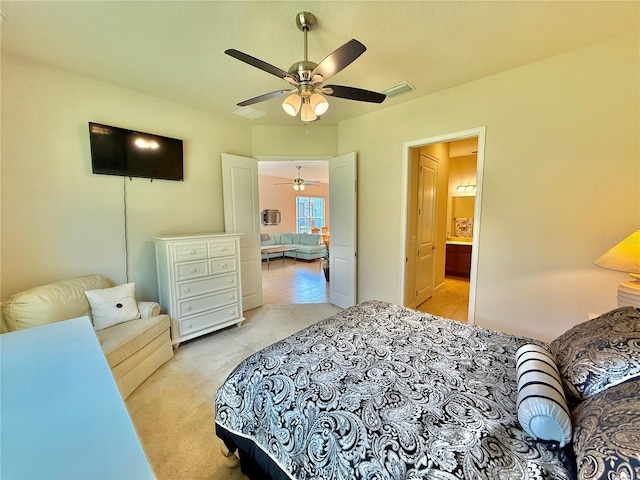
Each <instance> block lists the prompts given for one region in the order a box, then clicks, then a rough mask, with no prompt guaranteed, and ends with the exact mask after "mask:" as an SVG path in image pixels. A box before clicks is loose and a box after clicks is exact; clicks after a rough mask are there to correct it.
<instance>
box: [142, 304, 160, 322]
mask: <svg viewBox="0 0 640 480" xmlns="http://www.w3.org/2000/svg"><path fill="white" fill-rule="evenodd" d="M138 310H139V311H140V318H151V317H156V316H158V315H160V305H158V303H157V302H138Z"/></svg>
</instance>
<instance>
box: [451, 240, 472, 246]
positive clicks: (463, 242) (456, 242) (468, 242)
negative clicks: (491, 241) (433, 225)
mask: <svg viewBox="0 0 640 480" xmlns="http://www.w3.org/2000/svg"><path fill="white" fill-rule="evenodd" d="M447 245H470V246H471V245H473V244H472V242H471V239H469V240H447Z"/></svg>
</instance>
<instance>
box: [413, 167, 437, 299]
mask: <svg viewBox="0 0 640 480" xmlns="http://www.w3.org/2000/svg"><path fill="white" fill-rule="evenodd" d="M437 180H438V162H437V161H436V160H435V159H433V158H431V157H429V156H428V155H424V154H421V155H420V165H419V170H418V205H417V207H418V212H417V213H418V221H417V231H416V237H417V238H416V243H417V252H416V270H415V285H416V300H415V304H416V305H420V304H421V303H422V302H424V301H426V300H427V299H429V298H430V297H432V296H433V287H434V285H433V283H434V278H435V255H434V253H435V249H436V246H435V233H436V228H435V227H436V222H435V220H436V187H437Z"/></svg>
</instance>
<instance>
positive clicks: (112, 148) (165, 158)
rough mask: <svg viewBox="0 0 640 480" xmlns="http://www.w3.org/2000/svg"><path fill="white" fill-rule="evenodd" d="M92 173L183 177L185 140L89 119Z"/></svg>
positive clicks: (175, 178)
mask: <svg viewBox="0 0 640 480" xmlns="http://www.w3.org/2000/svg"><path fill="white" fill-rule="evenodd" d="M89 140H90V143H91V167H92V171H93V173H97V174H102V175H120V176H123V177H142V178H150V179H161V180H184V172H183V155H182V140H178V139H176V138H169V137H163V136H161V135H154V134H151V133H144V132H136V131H133V130H127V129H125V128H119V127H112V126H110V125H102V124H100V123H94V122H89Z"/></svg>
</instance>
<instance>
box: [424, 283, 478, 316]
mask: <svg viewBox="0 0 640 480" xmlns="http://www.w3.org/2000/svg"><path fill="white" fill-rule="evenodd" d="M418 310H420V311H422V312H427V313H432V314H434V315H439V316H441V317H447V318H452V319H453V320H459V321H462V322H466V321H467V319H468V316H469V281H468V280H465V279H460V278H455V277H447V278H445V281H444V289H443V290H441V291H439V292H438V293H436V294H435V295H434V296H433V297H431V298H430V299H429V300H427V301H426V302H424V303H423V304H421V305H419V306H418Z"/></svg>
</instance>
